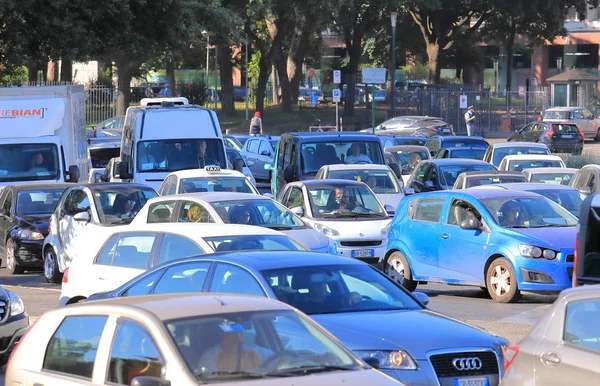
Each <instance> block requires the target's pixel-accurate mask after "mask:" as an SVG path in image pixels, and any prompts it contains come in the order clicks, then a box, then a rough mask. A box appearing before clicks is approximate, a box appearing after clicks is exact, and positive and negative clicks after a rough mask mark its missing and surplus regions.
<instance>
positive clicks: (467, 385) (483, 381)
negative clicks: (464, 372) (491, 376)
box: [454, 378, 489, 386]
mask: <svg viewBox="0 0 600 386" xmlns="http://www.w3.org/2000/svg"><path fill="white" fill-rule="evenodd" d="M454 386H489V382H488V379H487V378H470V379H455V380H454Z"/></svg>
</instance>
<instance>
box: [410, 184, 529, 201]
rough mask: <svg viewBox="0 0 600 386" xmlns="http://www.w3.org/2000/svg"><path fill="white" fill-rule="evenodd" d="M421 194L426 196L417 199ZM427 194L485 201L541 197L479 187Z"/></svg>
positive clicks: (520, 192) (521, 192)
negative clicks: (485, 199)
mask: <svg viewBox="0 0 600 386" xmlns="http://www.w3.org/2000/svg"><path fill="white" fill-rule="evenodd" d="M485 186H490V185H485ZM421 194H425V193H419V194H418V195H416V197H418V196H420V195H421ZM427 194H444V195H451V196H461V195H466V196H470V197H473V198H476V199H478V200H479V199H483V198H504V197H515V196H518V197H539V195H538V194H536V193H531V192H524V191H514V190H501V189H485V188H484V189H478V187H477V186H475V187H473V188H469V189H461V190H441V191H437V192H430V193H427Z"/></svg>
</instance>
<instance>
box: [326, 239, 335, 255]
mask: <svg viewBox="0 0 600 386" xmlns="http://www.w3.org/2000/svg"><path fill="white" fill-rule="evenodd" d="M327 251H328V252H329V253H330V254H332V255H337V242H336V241H335V240H332V239H329V248H328V250H327Z"/></svg>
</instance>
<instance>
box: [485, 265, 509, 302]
mask: <svg viewBox="0 0 600 386" xmlns="http://www.w3.org/2000/svg"><path fill="white" fill-rule="evenodd" d="M511 282H512V278H511V277H510V271H509V270H508V269H507V268H506V267H505V266H503V265H497V266H496V267H495V268H494V271H493V272H492V275H491V277H490V283H491V285H492V290H493V291H494V293H495V294H496V296H498V297H502V296H505V295H506V294H507V293H508V292H510V286H511V284H512V283H511Z"/></svg>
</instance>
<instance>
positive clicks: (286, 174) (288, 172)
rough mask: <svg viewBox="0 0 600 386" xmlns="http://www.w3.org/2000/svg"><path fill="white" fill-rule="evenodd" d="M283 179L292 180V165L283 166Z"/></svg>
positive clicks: (288, 181)
mask: <svg viewBox="0 0 600 386" xmlns="http://www.w3.org/2000/svg"><path fill="white" fill-rule="evenodd" d="M283 179H284V180H285V182H287V183H290V182H294V166H293V165H288V166H286V167H285V169H284V170H283Z"/></svg>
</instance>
